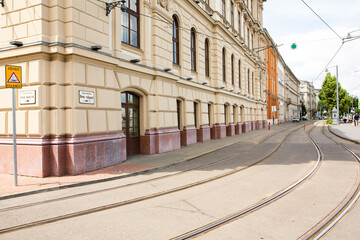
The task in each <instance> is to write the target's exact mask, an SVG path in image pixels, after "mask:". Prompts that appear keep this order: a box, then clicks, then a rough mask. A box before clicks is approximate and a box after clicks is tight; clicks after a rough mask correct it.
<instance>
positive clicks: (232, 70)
mask: <svg viewBox="0 0 360 240" xmlns="http://www.w3.org/2000/svg"><path fill="white" fill-rule="evenodd" d="M234 72H235V71H234V54H232V55H231V84H232V85H234V86H235V74H234Z"/></svg>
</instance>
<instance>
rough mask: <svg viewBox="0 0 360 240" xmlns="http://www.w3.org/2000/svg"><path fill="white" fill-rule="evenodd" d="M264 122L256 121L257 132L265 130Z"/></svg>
mask: <svg viewBox="0 0 360 240" xmlns="http://www.w3.org/2000/svg"><path fill="white" fill-rule="evenodd" d="M262 124H263V122H262V121H256V122H255V130H260V129H262V128H263V125H262Z"/></svg>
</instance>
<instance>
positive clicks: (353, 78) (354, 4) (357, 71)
mask: <svg viewBox="0 0 360 240" xmlns="http://www.w3.org/2000/svg"><path fill="white" fill-rule="evenodd" d="M304 1H305V3H306V4H307V5H309V6H310V7H311V8H312V9H313V10H314V11H315V12H316V13H317V14H318V15H319V16H320V17H321V18H322V19H323V20H324V21H325V22H326V23H327V24H328V25H329V26H330V27H331V28H332V29H333V30H334V31H335V32H336V33H334V32H333V31H332V30H331V29H330V28H329V27H327V26H326V25H325V24H324V23H323V22H322V21H321V19H320V18H319V17H317V16H316V15H315V13H313V12H312V11H311V10H310V9H309V8H308V7H307V6H306V5H305V4H304V3H303V1H301V0H267V1H266V2H265V3H264V28H266V29H267V31H268V32H269V34H270V36H271V37H272V39H273V41H274V42H275V43H276V44H284V45H282V46H281V47H279V48H278V49H279V52H280V54H281V56H282V58H283V59H284V61H285V63H286V65H288V66H289V67H290V69H291V70H292V72H293V73H294V74H295V76H296V77H297V78H298V79H299V80H306V81H309V82H312V81H314V82H313V84H314V86H315V88H318V89H320V88H321V85H322V83H323V81H324V79H325V75H326V72H324V71H323V70H324V68H325V67H326V65H327V64H328V62H329V61H330V60H331V58H332V57H333V56H334V54H335V53H336V51H337V50H338V49H339V48H340V46H341V44H342V40H341V38H345V37H346V36H347V34H348V33H349V32H351V31H354V30H358V31H355V32H353V33H351V34H352V36H360V1H359V0H346V1H339V0H312V1H310V0H304ZM338 35H339V36H340V37H339V36H338ZM293 43H296V45H297V48H296V49H295V50H293V49H291V45H292V44H293ZM336 65H337V66H338V75H339V83H340V85H341V87H342V88H344V89H346V90H347V92H348V93H349V94H350V95H352V96H357V97H359V98H360V39H358V40H354V41H349V42H346V43H344V45H343V46H342V47H341V49H340V51H339V52H338V54H337V55H336V56H335V58H334V59H333V60H332V62H331V63H330V64H329V68H328V70H329V72H330V73H331V74H332V75H333V76H336V68H335V67H334V66H336Z"/></svg>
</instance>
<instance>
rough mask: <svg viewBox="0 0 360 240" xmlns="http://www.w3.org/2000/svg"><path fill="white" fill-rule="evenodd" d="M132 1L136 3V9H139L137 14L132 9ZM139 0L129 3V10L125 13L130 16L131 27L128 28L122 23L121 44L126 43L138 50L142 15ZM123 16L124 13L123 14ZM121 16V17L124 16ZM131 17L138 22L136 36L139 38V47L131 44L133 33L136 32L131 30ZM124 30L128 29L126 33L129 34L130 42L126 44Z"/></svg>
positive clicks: (138, 44) (138, 42) (138, 40)
mask: <svg viewBox="0 0 360 240" xmlns="http://www.w3.org/2000/svg"><path fill="white" fill-rule="evenodd" d="M131 1H136V9H137V12H135V11H134V10H132V9H131V8H130V5H131ZM139 2H140V1H139V0H129V1H128V2H127V9H126V11H125V12H124V13H126V14H128V23H129V26H128V27H126V26H124V25H123V22H121V42H122V43H125V44H127V45H130V46H133V47H136V48H140V13H139V8H140V6H139V5H140V4H139ZM122 14H123V13H122ZM122 14H121V15H122ZM131 16H133V17H135V18H136V20H137V26H136V30H137V31H136V36H137V45H133V44H131V41H132V40H131V33H132V32H135V31H134V30H132V29H131V25H130V24H131ZM124 28H125V29H126V31H127V32H128V42H125V41H123V39H122V38H123V37H122V36H123V31H124Z"/></svg>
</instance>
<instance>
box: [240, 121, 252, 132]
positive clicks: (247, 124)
mask: <svg viewBox="0 0 360 240" xmlns="http://www.w3.org/2000/svg"><path fill="white" fill-rule="evenodd" d="M249 131H251V122H244V123H243V124H242V132H243V133H247V132H249Z"/></svg>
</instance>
